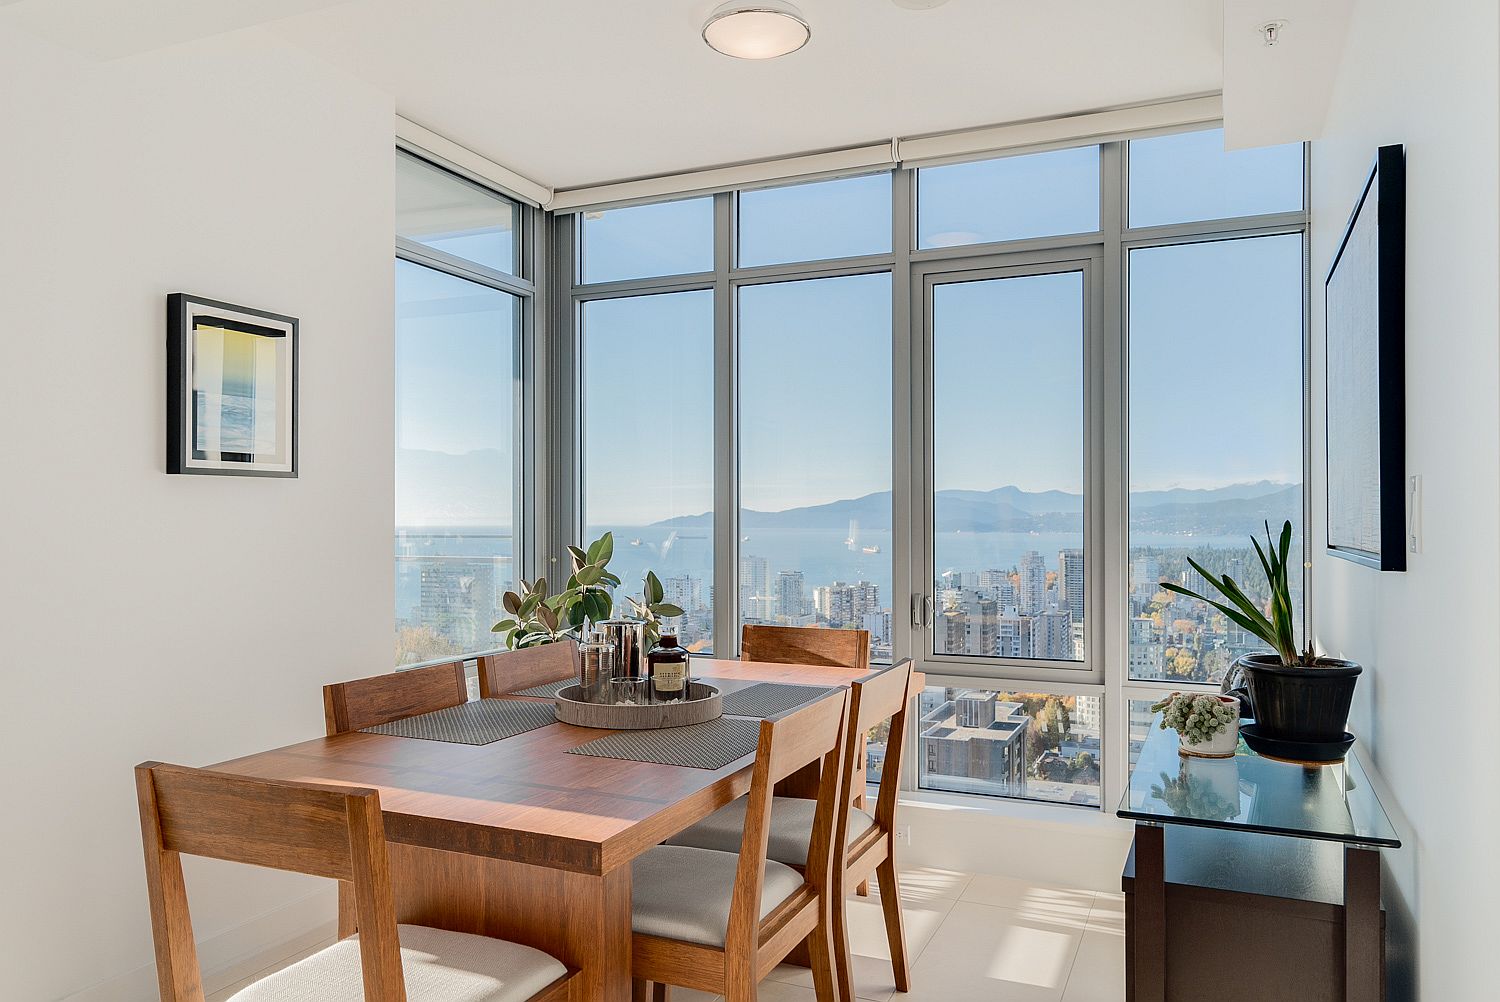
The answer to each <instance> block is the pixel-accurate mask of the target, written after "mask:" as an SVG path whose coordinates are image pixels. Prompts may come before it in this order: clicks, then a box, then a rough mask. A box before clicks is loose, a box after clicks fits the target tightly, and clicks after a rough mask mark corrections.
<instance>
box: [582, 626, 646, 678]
mask: <svg viewBox="0 0 1500 1002" xmlns="http://www.w3.org/2000/svg"><path fill="white" fill-rule="evenodd" d="M594 625H595V626H596V628H597V629H600V630H602V631H604V638H605V640H607V641H609V642H610V643H612V644H614V645H615V677H616V678H621V677H629V678H645V677H646V624H645V623H643V622H641V621H640V620H638V619H606V620H605V621H604V622H602V623H596V624H594Z"/></svg>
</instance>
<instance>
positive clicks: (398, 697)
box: [323, 661, 469, 737]
mask: <svg viewBox="0 0 1500 1002" xmlns="http://www.w3.org/2000/svg"><path fill="white" fill-rule="evenodd" d="M468 700H469V686H468V683H467V682H466V681H465V680H464V663H463V662H462V661H445V662H443V663H442V664H436V665H427V666H426V667H423V668H408V669H406V670H405V671H393V672H390V673H388V674H385V675H374V676H371V677H370V678H360V679H355V680H354V681H352V682H335V683H334V684H333V685H325V686H324V687H323V722H324V724H325V726H326V727H327V728H328V734H329V736H330V737H331V736H332V735H335V734H343V733H345V732H346V731H358V730H362V729H364V728H366V727H374V726H375V725H376V724H387V723H390V722H391V721H392V720H400V719H401V718H402V717H411V716H415V715H416V714H418V713H429V712H431V711H433V710H442V709H446V708H447V707H450V706H457V705H459V704H460V703H466V702H468Z"/></svg>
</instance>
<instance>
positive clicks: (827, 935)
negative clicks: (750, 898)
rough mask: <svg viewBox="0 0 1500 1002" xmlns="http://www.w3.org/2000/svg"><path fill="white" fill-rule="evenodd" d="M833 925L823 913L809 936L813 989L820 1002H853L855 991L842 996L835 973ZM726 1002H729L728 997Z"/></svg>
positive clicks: (808, 944) (808, 949)
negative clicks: (846, 1001) (821, 918)
mask: <svg viewBox="0 0 1500 1002" xmlns="http://www.w3.org/2000/svg"><path fill="white" fill-rule="evenodd" d="M830 924H831V923H830V922H829V919H828V913H827V911H824V913H823V920H822V921H820V922H819V923H818V925H817V927H816V928H815V929H813V931H812V932H810V933H808V934H807V952H808V954H809V956H810V958H811V960H812V975H813V989H814V990H815V991H816V992H817V996H818V1002H840V1000H841V999H843V1000H848V1002H852V1000H853V998H854V991H853V989H852V988H851V989H850V991H849V994H847V995H844V994H841V992H840V989H839V982H838V976H837V974H836V973H835V971H834V966H835V965H834V953H833V934H832V930H831V929H830V928H829V925H830ZM725 1002H728V998H727V997H726V1000H725Z"/></svg>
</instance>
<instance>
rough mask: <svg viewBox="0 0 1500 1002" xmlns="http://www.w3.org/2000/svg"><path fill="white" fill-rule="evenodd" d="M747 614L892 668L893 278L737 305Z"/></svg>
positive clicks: (767, 291) (769, 293) (794, 287)
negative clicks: (856, 635) (853, 649)
mask: <svg viewBox="0 0 1500 1002" xmlns="http://www.w3.org/2000/svg"><path fill="white" fill-rule="evenodd" d="M738 329H739V346H740V358H739V374H740V395H739V401H740V405H739V406H740V500H741V504H742V507H741V509H740V533H741V539H740V612H741V615H742V616H743V618H744V622H747V623H779V624H782V625H790V626H832V627H843V628H848V629H865V630H869V631H870V640H871V650H872V655H873V657H875V658H876V659H877V660H882V661H888V660H890V656H891V584H892V582H891V550H892V540H891V277H890V274H889V273H881V274H875V275H853V276H847V277H842V278H825V279H813V280H808V281H800V282H781V283H775V284H770V285H754V286H746V287H744V288H742V289H741V290H740V293H739V327H738Z"/></svg>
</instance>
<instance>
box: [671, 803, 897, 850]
mask: <svg viewBox="0 0 1500 1002" xmlns="http://www.w3.org/2000/svg"><path fill="white" fill-rule="evenodd" d="M745 807H746V800H745V798H744V797H741V798H740V799H739V800H736V801H735V802H734V803H732V804H730V805H729V806H728V807H722V808H720V809H719V810H717V811H715V812H714V813H712V814H710V815H709V816H708V817H706V818H704V819H703V820H702V821H700V822H698V823H697V824H695V825H693V827H691V828H687V829H684V830H683V831H680V832H678V833H677V834H676V835H674V836H672V837H671V838H669V839H667V845H692V846H697V847H698V848H700V849H717V850H719V851H720V852H739V850H740V841H741V839H743V838H744V835H745ZM817 807H818V804H817V801H815V800H806V799H803V798H801V797H773V798H772V800H771V835H770V837H769V838H768V839H767V840H766V857H767V858H768V859H774V860H776V861H777V862H778V863H785V864H786V865H787V866H804V867H805V866H806V865H807V848H808V845H809V843H811V842H812V826H813V813H814V812H815V811H816V810H817ZM874 827H875V819H874V818H872V817H871V816H870V815H868V814H866V813H865V812H864V811H862V810H860V809H859V808H857V807H850V808H849V841H850V842H853V841H854V840H855V839H857V838H859V837H860V836H861V835H863V834H864V833H865V832H867V831H869V830H870V829H871V828H874Z"/></svg>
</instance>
